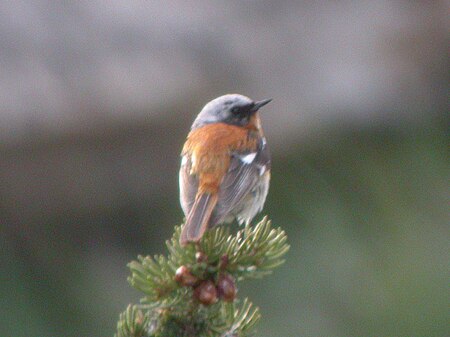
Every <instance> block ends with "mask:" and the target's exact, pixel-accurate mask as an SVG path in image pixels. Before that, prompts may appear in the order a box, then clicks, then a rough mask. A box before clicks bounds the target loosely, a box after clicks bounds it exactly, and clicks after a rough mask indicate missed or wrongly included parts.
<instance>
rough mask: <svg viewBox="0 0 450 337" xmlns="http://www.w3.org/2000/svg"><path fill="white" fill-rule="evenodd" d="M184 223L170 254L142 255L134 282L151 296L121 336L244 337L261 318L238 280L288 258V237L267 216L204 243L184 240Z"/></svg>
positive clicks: (125, 321)
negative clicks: (242, 293) (183, 242)
mask: <svg viewBox="0 0 450 337" xmlns="http://www.w3.org/2000/svg"><path fill="white" fill-rule="evenodd" d="M180 233H181V226H176V227H175V232H174V235H173V237H172V238H171V239H170V240H168V241H167V242H166V245H167V249H168V251H169V254H168V256H167V257H166V256H163V255H156V256H153V257H150V256H146V257H144V256H138V260H137V261H132V262H131V263H129V265H128V266H129V268H130V270H131V276H130V277H129V278H128V280H129V282H130V284H131V285H132V286H133V287H134V288H136V289H137V290H139V291H142V292H143V293H144V295H145V297H143V298H142V299H141V303H142V304H141V305H134V306H131V305H130V306H129V307H128V308H127V310H126V311H125V312H124V313H122V314H121V315H120V318H119V322H118V325H117V334H116V336H117V337H165V336H167V337H169V336H170V337H174V336H177V337H244V336H250V335H252V333H253V331H254V327H255V325H256V323H257V321H258V320H259V318H260V313H259V310H258V308H256V307H254V306H253V305H252V304H251V302H250V301H249V300H248V299H244V300H243V301H241V300H238V299H236V291H237V288H236V282H238V281H242V280H245V279H251V278H260V277H263V276H265V275H267V274H269V273H271V272H272V270H273V269H275V268H276V267H278V266H279V265H281V264H282V263H283V262H284V259H283V256H284V255H285V254H286V252H287V251H288V250H289V245H288V244H287V237H286V234H285V232H284V231H283V230H281V229H280V228H272V225H271V222H270V221H269V220H268V219H267V217H266V218H264V219H263V220H262V221H261V222H260V223H258V224H257V225H255V226H254V227H246V228H244V229H241V230H239V231H238V232H237V233H236V234H234V235H232V234H230V230H229V227H227V226H220V227H216V228H213V229H211V230H208V231H207V232H206V233H205V235H204V237H203V238H202V240H201V241H200V242H199V243H198V244H189V245H188V246H186V247H182V246H181V245H180V244H179V237H180Z"/></svg>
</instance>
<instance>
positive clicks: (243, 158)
mask: <svg viewBox="0 0 450 337" xmlns="http://www.w3.org/2000/svg"><path fill="white" fill-rule="evenodd" d="M256 155H257V153H256V152H252V153H249V154H247V155H245V156H240V157H239V159H240V160H241V161H242V162H243V163H244V164H251V163H252V162H253V161H254V160H255V158H256Z"/></svg>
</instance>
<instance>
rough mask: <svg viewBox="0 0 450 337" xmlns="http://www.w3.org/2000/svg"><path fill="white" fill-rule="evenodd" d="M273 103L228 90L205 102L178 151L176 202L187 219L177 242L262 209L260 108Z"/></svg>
mask: <svg viewBox="0 0 450 337" xmlns="http://www.w3.org/2000/svg"><path fill="white" fill-rule="evenodd" d="M271 101H272V99H264V100H261V101H253V100H252V99H250V98H248V97H246V96H244V95H240V94H227V95H223V96H220V97H217V98H215V99H213V100H212V101H210V102H208V103H207V104H206V105H205V106H204V107H203V109H202V110H201V111H200V113H199V114H198V115H197V117H196V118H195V120H194V122H193V124H192V126H191V130H190V132H189V134H188V136H187V139H186V142H185V143H184V146H183V149H182V151H181V167H180V172H179V184H180V203H181V208H182V209H183V212H184V215H185V217H186V221H185V223H184V225H183V226H182V230H181V234H180V244H181V246H186V245H187V244H189V243H191V242H193V243H197V242H199V241H200V240H201V238H202V237H203V234H204V233H205V231H206V230H207V229H208V228H211V227H214V226H216V225H220V224H224V223H230V222H232V221H233V220H234V219H236V220H237V221H238V223H239V224H243V223H245V225H246V226H247V225H249V224H250V222H251V220H252V219H253V218H254V217H255V216H256V214H258V213H259V212H260V211H261V210H262V208H263V206H264V203H265V200H266V197H267V194H268V191H269V183H270V174H271V173H270V169H271V156H270V152H269V148H268V146H267V141H266V138H265V136H264V133H263V129H262V126H261V120H260V117H259V113H258V111H259V109H260V108H261V107H263V106H265V105H266V104H268V103H269V102H271Z"/></svg>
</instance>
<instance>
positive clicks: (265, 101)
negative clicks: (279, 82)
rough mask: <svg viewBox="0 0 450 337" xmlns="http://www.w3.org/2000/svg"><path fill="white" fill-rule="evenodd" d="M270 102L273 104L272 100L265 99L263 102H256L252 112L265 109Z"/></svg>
mask: <svg viewBox="0 0 450 337" xmlns="http://www.w3.org/2000/svg"><path fill="white" fill-rule="evenodd" d="M270 102H272V98H269V99H263V100H262V101H258V102H255V105H254V106H253V108H252V111H253V112H256V111H258V110H259V108H261V107H263V106H264V105H266V104H268V103H270Z"/></svg>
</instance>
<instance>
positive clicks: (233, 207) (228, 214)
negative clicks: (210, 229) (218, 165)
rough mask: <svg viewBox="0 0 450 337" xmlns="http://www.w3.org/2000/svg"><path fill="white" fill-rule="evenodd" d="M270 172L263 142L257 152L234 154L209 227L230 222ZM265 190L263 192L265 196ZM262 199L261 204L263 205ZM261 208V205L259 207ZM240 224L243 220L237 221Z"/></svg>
mask: <svg viewBox="0 0 450 337" xmlns="http://www.w3.org/2000/svg"><path fill="white" fill-rule="evenodd" d="M269 171H270V153H269V149H268V148H267V145H266V144H265V141H264V140H263V141H262V142H261V145H260V149H259V151H258V152H253V153H234V154H233V155H232V158H231V163H230V168H229V170H228V172H227V174H226V175H225V177H224V180H223V182H222V184H221V185H220V189H219V200H218V203H217V205H216V209H215V211H214V214H213V217H212V219H211V225H215V224H219V223H222V222H228V221H231V220H232V219H233V218H234V217H238V214H239V213H240V212H241V211H242V209H241V208H242V207H244V208H245V206H244V204H245V202H244V199H245V198H246V197H247V196H248V195H249V193H257V191H256V190H257V189H258V186H259V185H260V183H261V182H262V181H263V180H265V177H267V173H268V172H269ZM267 188H268V186H266V190H265V191H264V192H263V193H265V195H266V194H267ZM265 195H264V198H263V200H262V203H264V199H265ZM260 207H262V205H261V206H260ZM238 220H240V222H242V221H243V219H238Z"/></svg>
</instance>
